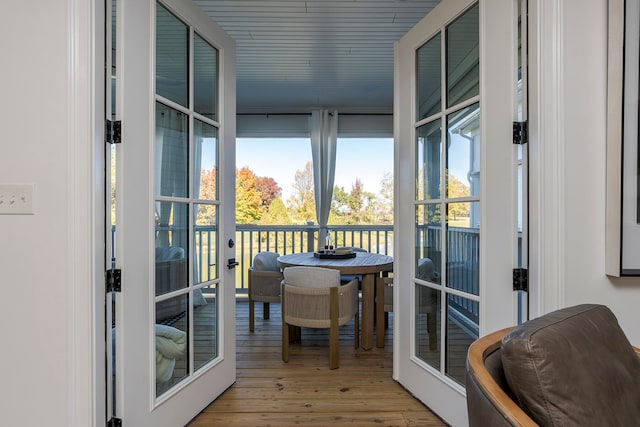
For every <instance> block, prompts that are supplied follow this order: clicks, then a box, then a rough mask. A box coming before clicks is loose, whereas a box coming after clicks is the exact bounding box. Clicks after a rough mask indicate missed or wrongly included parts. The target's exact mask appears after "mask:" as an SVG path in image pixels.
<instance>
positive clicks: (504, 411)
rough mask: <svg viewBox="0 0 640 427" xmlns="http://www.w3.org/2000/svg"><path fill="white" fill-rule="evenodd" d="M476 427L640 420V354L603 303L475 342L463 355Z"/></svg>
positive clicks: (567, 310) (627, 423) (616, 423)
mask: <svg viewBox="0 0 640 427" xmlns="http://www.w3.org/2000/svg"><path fill="white" fill-rule="evenodd" d="M467 410H468V414H469V425H470V426H471V427H474V426H492V427H501V426H537V425H542V426H547V425H553V426H561V425H562V426H570V425H571V426H573V425H575V426H605V425H606V426H623V425H624V426H631V425H638V423H640V349H638V348H635V347H632V346H631V344H630V343H629V341H628V340H627V338H626V336H625V335H624V333H623V331H622V329H621V328H620V327H619V325H618V322H617V319H616V318H615V316H614V315H613V313H612V312H611V311H610V310H609V309H608V308H607V307H605V306H602V305H595V304H583V305H578V306H574V307H568V308H565V309H562V310H558V311H555V312H552V313H549V314H547V315H544V316H541V317H539V318H537V319H533V320H531V321H528V322H525V323H523V324H522V325H519V326H517V327H515V328H507V329H503V330H501V331H497V332H494V333H492V334H489V335H487V336H485V337H483V338H480V339H479V340H477V341H475V342H474V343H473V344H472V345H471V346H470V347H469V352H468V357H467Z"/></svg>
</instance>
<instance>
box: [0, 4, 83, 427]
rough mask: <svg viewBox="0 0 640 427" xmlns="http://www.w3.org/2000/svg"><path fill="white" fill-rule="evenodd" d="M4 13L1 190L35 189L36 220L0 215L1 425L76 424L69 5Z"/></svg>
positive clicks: (20, 7)
mask: <svg viewBox="0 0 640 427" xmlns="http://www.w3.org/2000/svg"><path fill="white" fill-rule="evenodd" d="M6 6H8V7H7V8H5V10H4V11H3V13H1V14H0V28H1V30H0V31H1V32H2V37H0V40H2V42H0V43H1V44H2V48H1V50H2V52H3V56H4V59H3V65H2V72H1V75H2V81H3V85H2V86H3V89H2V92H3V94H2V99H3V102H2V104H1V105H2V106H1V107H0V108H1V109H2V114H0V117H1V119H0V121H1V122H2V128H3V131H2V132H3V135H2V137H1V138H0V144H1V146H2V154H1V155H0V183H3V184H4V183H32V184H34V185H35V199H34V209H35V214H34V215H1V216H0V241H1V242H2V244H1V245H0V270H1V271H2V275H1V276H0V282H1V283H2V297H0V313H2V316H3V333H2V342H3V345H2V352H1V356H0V360H1V363H0V378H2V383H3V384H4V388H5V390H4V392H3V393H2V395H3V398H2V399H0V413H2V417H3V420H2V424H3V425H25V426H38V425H71V423H70V422H69V419H68V413H67V410H68V403H69V401H68V399H69V396H68V390H67V384H69V381H70V378H71V375H72V372H69V370H68V364H67V360H68V359H69V358H70V355H69V354H68V348H69V340H70V339H71V334H70V330H71V328H70V325H69V324H68V321H67V319H68V312H69V310H70V306H69V304H70V303H71V298H70V293H69V290H70V288H69V286H68V284H69V280H68V279H69V277H68V275H67V274H68V270H67V257H68V256H69V246H68V242H69V240H70V236H69V228H68V227H67V225H68V221H67V214H68V210H69V208H70V206H69V189H68V187H67V170H68V168H69V167H70V164H69V162H70V161H71V160H72V159H73V156H72V155H71V154H72V153H69V152H68V147H69V146H68V145H67V141H68V140H69V138H70V132H69V129H68V121H67V120H68V116H67V99H68V93H69V86H68V84H67V82H68V81H69V77H68V71H69V70H68V62H69V61H68V59H69V56H68V48H69V39H68V27H67V25H68V20H67V13H68V7H67V6H68V5H67V2H47V1H38V2H35V3H33V2H12V3H11V5H6ZM86 320H89V319H86ZM9 387H10V389H9Z"/></svg>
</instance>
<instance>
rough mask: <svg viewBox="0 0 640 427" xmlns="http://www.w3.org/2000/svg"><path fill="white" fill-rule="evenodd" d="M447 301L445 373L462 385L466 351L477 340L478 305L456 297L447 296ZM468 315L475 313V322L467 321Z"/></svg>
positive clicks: (475, 302)
mask: <svg viewBox="0 0 640 427" xmlns="http://www.w3.org/2000/svg"><path fill="white" fill-rule="evenodd" d="M447 300H448V303H447V336H446V340H447V346H446V351H445V373H446V375H447V376H448V377H450V378H453V379H454V380H455V381H456V382H458V383H459V384H461V385H464V383H465V363H466V360H467V350H468V349H469V346H470V345H471V343H472V342H473V341H475V340H476V339H478V323H477V313H478V307H479V303H478V302H477V301H472V300H470V299H467V298H463V297H460V296H457V295H448V298H447ZM469 313H476V318H475V322H474V321H473V320H470V319H469V317H468V316H469Z"/></svg>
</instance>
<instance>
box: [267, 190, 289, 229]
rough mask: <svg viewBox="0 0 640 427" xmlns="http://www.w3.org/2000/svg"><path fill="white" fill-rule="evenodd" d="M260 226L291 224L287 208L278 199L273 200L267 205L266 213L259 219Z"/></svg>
mask: <svg viewBox="0 0 640 427" xmlns="http://www.w3.org/2000/svg"><path fill="white" fill-rule="evenodd" d="M260 224H262V225H287V224H291V218H289V213H288V212H287V207H286V206H285V205H284V202H283V201H282V199H281V198H280V197H278V198H277V199H274V200H273V201H272V202H271V204H270V205H269V207H268V209H267V211H266V212H265V213H263V214H262V218H261V219H260Z"/></svg>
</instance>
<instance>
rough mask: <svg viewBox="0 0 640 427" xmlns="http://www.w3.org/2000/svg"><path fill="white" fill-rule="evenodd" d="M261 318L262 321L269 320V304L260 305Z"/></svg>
mask: <svg viewBox="0 0 640 427" xmlns="http://www.w3.org/2000/svg"><path fill="white" fill-rule="evenodd" d="M262 318H263V319H264V320H269V303H268V302H263V303H262Z"/></svg>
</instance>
